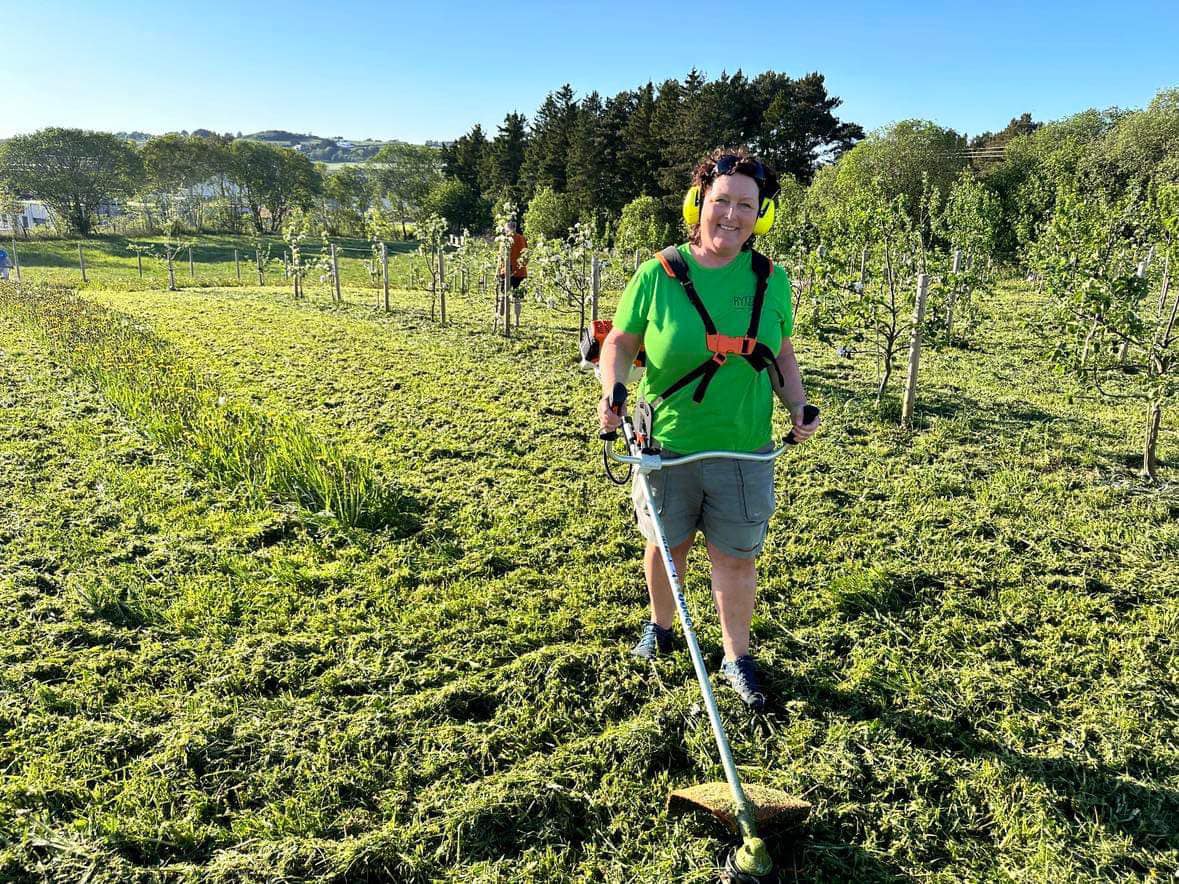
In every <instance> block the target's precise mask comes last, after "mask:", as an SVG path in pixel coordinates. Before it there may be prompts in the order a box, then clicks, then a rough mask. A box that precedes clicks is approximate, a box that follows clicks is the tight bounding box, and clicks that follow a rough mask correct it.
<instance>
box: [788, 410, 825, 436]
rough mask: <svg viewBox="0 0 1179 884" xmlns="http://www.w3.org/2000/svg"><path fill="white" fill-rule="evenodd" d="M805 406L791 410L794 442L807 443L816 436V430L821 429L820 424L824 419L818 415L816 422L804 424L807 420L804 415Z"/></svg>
mask: <svg viewBox="0 0 1179 884" xmlns="http://www.w3.org/2000/svg"><path fill="white" fill-rule="evenodd" d="M802 411H803V406H801V405H800V406H798V407H797V408H791V409H790V421H791V423H793V424H794V441H795V442H805V441H806V440H807V439H809V438H810V437H811V436H813V435H814V434H815V430H817V429H819V424H821V423H822V422H823V418H822V417H819V416H817V415H816V417H815V419H814V421H812V422H811V423H809V424H805V423H803V421H804V420H805V418H804V417H803V414H802Z"/></svg>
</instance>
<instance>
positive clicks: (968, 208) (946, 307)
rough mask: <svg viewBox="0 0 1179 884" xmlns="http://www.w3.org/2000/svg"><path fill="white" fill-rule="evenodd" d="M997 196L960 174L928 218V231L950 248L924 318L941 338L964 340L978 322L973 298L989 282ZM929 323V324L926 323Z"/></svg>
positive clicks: (998, 210) (965, 173)
mask: <svg viewBox="0 0 1179 884" xmlns="http://www.w3.org/2000/svg"><path fill="white" fill-rule="evenodd" d="M1000 214H1001V207H1000V205H999V198H998V196H996V195H995V193H994V192H993V191H991V190H990V188H988V187H987V186H986V185H985V184H983V183H982V182H980V181H977V180H975V178H974V176H973V174H972V173H971V172H970V170H968V169H967V170H963V172H962V174H961V175H960V176H959V178H958V180H957V181H955V182H954V185H953V186H952V187H951V188H950V193H949V196H948V197H947V198H946V202H945V206H944V207H943V208H942V211H941V213H940V214H939V215H937V216H936V217H935V218H934V224H933V227H934V232H935V234H936V235H937V236H938V237H940V238H941V239H942V240H943V241H945V242H947V243H949V244H950V248H951V252H952V254H951V261H950V266H949V268H948V270H947V272H945V273H943V274H942V275H941V277H940V285H939V286H938V287H937V290H936V291H937V294H936V297H934V298H932V299H931V302H930V315H931V317H936V320H935V321H936V324H937V326H938V328H939V329H940V330H941V331H942V332H943V333H944V334H945V336H946V339H947V340H950V341H952V340H954V327H955V324H956V325H957V327H958V330H959V339H962V338H964V337H966V334H967V332H968V331H970V330H972V329H973V328H974V326H975V324H976V323H977V321H978V310H977V305H976V303H975V301H976V297H977V295H979V294H981V293H983V292H985V291H987V290H988V289H989V287H990V286H991V284H992V283H993V281H994V279H993V274H992V272H991V268H992V263H991V260H990V259H991V255H992V254H993V253H994V250H995V239H996V235H997V232H998V228H999V219H1000ZM931 324H933V323H932V322H931Z"/></svg>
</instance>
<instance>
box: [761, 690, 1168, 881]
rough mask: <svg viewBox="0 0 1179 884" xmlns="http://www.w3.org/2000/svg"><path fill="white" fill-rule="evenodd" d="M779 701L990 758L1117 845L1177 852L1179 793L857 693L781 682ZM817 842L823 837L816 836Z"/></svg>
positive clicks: (1156, 767) (957, 753) (940, 750)
mask: <svg viewBox="0 0 1179 884" xmlns="http://www.w3.org/2000/svg"><path fill="white" fill-rule="evenodd" d="M773 692H774V693H775V694H776V695H777V696H783V697H791V696H793V697H802V698H805V700H806V701H807V703H808V704H810V705H812V706H813V707H814V708H815V709H816V710H820V711H821V712H828V711H833V712H837V713H840V714H842V715H846V716H848V717H849V718H851V719H853V720H856V721H868V720H876V721H879V722H881V723H882V724H883V725H885V726H886V727H888V728H890V729H891V730H892V731H893V732H894V733H895V734H897V736H899V737H902V738H903V739H905V740H908V741H909V742H911V743H912V744H913V745H914V746H916V747H918V748H920V749H922V750H925V751H927V752H931V753H936V754H942V755H949V756H952V757H957V758H960V759H963V760H974V759H978V758H989V759H992V760H993V761H996V762H998V763H1000V764H1002V765H1003V766H1004V767H1006V768H1008V769H1009V770H1012V771H1015V772H1017V773H1018V774H1020V775H1022V776H1025V777H1028V778H1030V779H1034V780H1036V781H1037V782H1039V783H1041V784H1043V785H1044V786H1045V787H1047V788H1048V789H1050V790H1051V791H1052V792H1053V794H1054V795H1055V796H1056V809H1057V811H1058V812H1059V813H1061V814H1062V815H1064V816H1066V817H1067V818H1069V819H1070V820H1074V821H1081V820H1090V821H1094V822H1097V823H1098V824H1099V825H1100V826H1102V827H1103V828H1104V829H1106V830H1107V831H1109V832H1111V833H1113V834H1114V835H1115V836H1116V837H1124V838H1128V839H1129V840H1130V841H1131V842H1132V843H1133V844H1134V845H1135V847H1137V848H1139V849H1141V850H1145V851H1170V850H1175V849H1176V848H1179V834H1176V833H1179V790H1177V789H1173V788H1169V787H1165V786H1147V785H1142V784H1141V783H1137V782H1132V781H1131V780H1130V779H1129V778H1130V777H1133V776H1136V775H1138V774H1137V773H1136V772H1135V771H1133V770H1125V771H1123V770H1117V769H1115V768H1113V767H1110V766H1108V765H1104V764H1096V763H1091V762H1088V761H1082V760H1075V759H1068V758H1042V757H1036V756H1032V755H1026V754H1022V753H1020V752H1017V751H1014V750H1012V749H1010V748H1009V747H1007V746H1004V745H1002V744H1001V743H998V742H996V741H995V740H994V739H992V738H990V737H988V736H986V735H983V734H980V733H979V732H978V730H977V729H976V728H975V727H974V725H973V724H971V723H970V722H969V721H965V720H963V719H961V718H955V719H949V720H947V719H941V718H937V717H935V716H931V715H924V714H921V713H918V712H912V711H909V710H898V709H891V708H888V707H886V706H885V705H883V704H882V703H881V702H879V701H878V700H875V699H873V698H872V697H869V696H866V695H864V694H862V693H859V692H854V691H844V690H841V689H839V688H836V687H832V686H831V685H828V684H824V683H821V682H816V681H813V680H808V679H791V678H790V677H789V676H785V677H783V676H782V675H781V674H775V677H774V678H773ZM1139 773H1141V774H1144V775H1150V776H1153V777H1155V778H1159V779H1163V778H1169V777H1174V776H1175V775H1176V774H1177V773H1179V771H1176V770H1174V769H1168V766H1167V764H1166V763H1165V762H1162V763H1158V762H1156V763H1152V765H1151V769H1150V770H1149V771H1147V770H1146V769H1145V767H1144V769H1143V770H1142V771H1140V772H1139ZM816 834H817V836H820V837H821V835H822V832H819V833H816ZM1122 863H1123V865H1125V866H1126V871H1128V872H1134V873H1136V874H1145V873H1147V872H1149V869H1148V868H1146V867H1143V866H1141V865H1140V864H1139V863H1138V862H1137V861H1136V860H1134V859H1133V858H1132V857H1123V859H1122Z"/></svg>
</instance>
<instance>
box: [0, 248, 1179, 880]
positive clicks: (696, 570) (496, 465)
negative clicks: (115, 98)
mask: <svg viewBox="0 0 1179 884" xmlns="http://www.w3.org/2000/svg"><path fill="white" fill-rule="evenodd" d="M69 247H70V246H69V244H63V245H62V248H63V250H64V251H63V254H64V255H67V256H68V254H69ZM229 247H230V248H232V246H229ZM230 260H232V255H231V256H230ZM221 263H222V264H223V263H224V261H223V260H222V262H221ZM84 294H85V297H86V298H87V299H88V300H89V301H90V302H92V303H97V304H101V305H104V306H106V307H111V308H114V309H116V310H118V311H121V312H123V313H125V314H128V315H129V316H131V317H136V318H139V319H142V320H145V321H146V322H147V323H148V324H149V325H150V329H149V330H148V331H145V332H144V333H143V334H144V335H147V336H148V337H149V338H150V336H151V335H158V336H159V337H160V338H162V339H163V340H164V341H165V342H166V346H165V347H164V348H163V352H165V353H166V354H167V358H169V359H171V360H173V362H174V364H175V366H177V367H184V368H185V370H193V369H194V368H196V369H199V370H200V371H202V372H204V373H205V376H206V377H207V378H208V383H209V384H212V385H214V386H215V387H216V389H219V390H220V391H221V392H222V395H223V396H224V398H225V400H226V401H227V402H229V403H231V404H240V405H241V406H242V407H243V408H248V409H251V410H252V412H254V413H258V414H266V415H271V416H274V417H275V419H276V420H277V419H278V418H284V417H290V418H297V419H299V420H300V421H302V422H304V423H305V424H306V426H307V427H309V428H310V430H311V431H312V432H314V433H315V434H317V436H318V438H321V439H323V440H327V442H328V443H330V444H332V445H338V446H340V447H341V448H343V449H346V450H348V451H349V452H353V453H355V454H356V455H357V456H363V457H365V458H368V459H369V461H370V462H371V463H372V464H373V466H374V469H375V470H376V471H377V473H378V474H379V475H380V476H382V477H384V479H385V480H386V481H387V482H389V483H390V484H391V485H395V486H396V488H397V489H398V491H399V493H400V494H401V495H402V497H401V503H400V506H401V509H402V513H401V515H402V516H403V517H404V518H402V519H401V520H399V522H398V524H397V525H392V524H391V525H390V526H389V527H386V528H383V527H376V528H371V529H363V530H362V529H350V528H345V527H342V526H341V525H340V524H338V523H337V522H335V521H333V520H332V519H331V518H330V517H324V515H323V514H319V513H315V512H312V511H311V510H310V509H309V508H308V507H306V506H301V505H300V504H299V503H298V502H297V501H292V500H290V499H286V498H284V497H282V496H281V495H275V496H269V497H268V496H266V495H259V494H257V493H255V492H254V491H250V490H249V489H246V488H243V487H241V486H240V485H237V484H234V483H233V482H228V481H225V480H224V479H218V478H216V477H215V476H214V475H212V474H210V473H209V472H208V471H206V470H204V469H202V468H201V467H200V465H199V461H197V460H194V459H193V458H191V457H189V456H187V455H186V450H185V444H186V443H185V441H184V440H183V439H181V440H179V441H178V442H175V443H172V444H163V443H162V442H160V441H158V439H157V437H156V436H153V435H150V434H149V433H147V432H145V430H146V429H150V428H146V427H145V424H143V423H142V422H141V421H140V422H137V421H135V420H132V419H130V418H129V417H127V415H126V414H125V413H124V412H123V411H121V410H120V408H119V407H118V406H117V405H116V403H115V402H114V401H113V400H112V398H111V397H110V396H108V395H103V394H100V393H99V392H98V388H97V387H95V385H94V384H93V383H92V382H91V381H90V380H89V379H88V376H87V375H85V374H83V373H82V371H81V369H80V367H79V365H80V363H79V362H78V361H77V359H76V358H75V357H71V355H70V352H71V351H70V347H69V346H68V345H65V344H63V343H62V342H60V341H55V340H53V339H52V338H50V339H46V338H45V337H43V336H42V335H40V334H39V333H38V332H37V331H36V330H35V329H34V328H33V327H31V326H29V325H27V324H25V323H23V322H21V321H18V318H17V314H16V313H11V312H10V313H6V312H5V311H4V310H3V309H0V405H2V406H3V414H4V415H5V419H4V420H3V421H2V422H0V500H4V501H5V503H6V505H5V506H4V507H3V508H0V601H2V602H3V604H2V605H0V610H2V611H3V614H0V661H2V663H3V668H2V672H3V675H2V676H0V678H2V682H0V879H5V880H15V881H40V880H46V879H49V880H58V881H74V880H82V879H83V878H85V879H86V880H88V881H127V880H142V881H154V880H160V879H163V880H176V881H180V880H202V881H206V880H207V881H278V880H284V881H296V880H309V879H315V880H330V881H381V880H386V881H415V882H416V881H421V882H427V881H513V882H517V881H536V882H547V881H562V880H569V881H586V880H598V881H608V882H613V881H623V880H628V881H652V882H654V881H697V882H703V881H707V880H710V879H711V878H712V876H713V875H714V874H715V866H716V863H717V862H719V861H720V860H721V859H722V858H723V856H724V854H725V852H726V850H727V849H728V847H730V846H731V845H732V841H731V839H730V838H729V837H728V836H727V835H726V834H725V833H724V832H723V831H721V830H720V829H719V828H717V827H716V825H715V824H714V823H713V822H711V821H710V820H707V819H699V818H693V817H687V818H684V817H669V816H668V815H667V814H666V812H665V810H664V800H665V795H666V792H667V790H668V789H669V788H674V787H677V786H681V785H686V784H690V783H693V782H696V781H700V780H708V779H720V778H721V776H722V774H721V770H720V767H719V764H718V763H717V761H716V758H715V746H714V744H713V742H712V738H711V735H710V732H709V730H708V724H707V721H706V719H705V718H704V717H703V716H702V715H701V714H700V711H699V707H698V705H697V704H698V689H697V688H696V686H695V682H694V678H693V675H692V670H691V664H690V662H689V660H688V658H687V655H686V653H685V652H683V651H681V652H678V653H676V654H675V655H673V656H671V657H670V658H667V659H664V660H661V661H659V662H658V664H657V665H656V666H654V667H650V666H647V665H643V664H640V663H638V662H636V661H633V660H632V659H631V658H629V657H628V655H627V648H628V647H629V644H630V642H631V641H632V640H633V638H634V636H635V635H637V632H638V630H639V628H640V626H641V624H642V623H643V622H644V620H645V617H646V610H645V592H644V589H643V584H642V577H641V571H640V567H639V554H640V549H641V544H640V540H639V538H638V535H637V533H636V531H635V529H634V527H633V521H632V516H631V514H630V512H629V510H628V498H629V495H628V493H627V491H626V490H625V489H620V488H617V487H615V486H612V485H610V484H609V483H607V482H606V481H605V479H604V478H603V477H602V475H601V467H600V455H599V451H598V447H597V444H596V431H595V429H594V427H593V425H592V415H593V410H594V404H595V400H596V397H597V392H596V387H595V384H594V383H593V381H592V379H591V378H589V377H587V376H586V375H584V374H582V373H580V372H579V371H578V370H577V368H576V360H575V343H576V340H575V338H574V336H573V333H572V320H571V318H570V317H569V316H568V315H560V316H557V315H554V314H552V313H549V312H547V311H544V310H542V309H540V308H535V307H532V306H529V307H527V308H526V311H525V317H524V318H525V327H524V328H523V329H522V330H521V333H520V335H519V336H518V337H517V338H515V339H514V340H510V341H506V340H504V339H502V338H498V337H494V336H492V335H491V334H490V330H489V321H490V314H491V307H490V305H489V304H488V303H487V302H486V298H484V297H477V296H474V295H472V296H469V297H465V298H464V297H459V296H454V297H452V298H451V302H450V308H451V313H452V316H453V322H452V324H451V325H450V326H448V327H446V328H439V327H438V326H437V324H436V323H434V322H432V321H431V320H430V318H429V302H428V300H427V298H428V296H426V295H424V294H422V293H418V292H408V291H397V292H395V293H394V297H393V299H392V300H393V307H394V309H393V312H392V313H390V314H387V315H386V314H384V313H379V312H377V311H375V310H374V309H372V307H371V304H372V303H373V301H372V290H371V289H368V288H364V287H357V288H349V289H348V290H347V291H346V292H345V298H346V301H347V303H345V304H344V305H342V306H341V305H332V304H330V303H329V301H328V296H327V291H326V286H321V285H316V286H309V297H308V298H307V299H305V300H303V301H298V302H296V301H294V300H292V299H291V297H290V295H289V293H287V292H286V291H285V290H283V289H279V288H277V287H272V288H256V287H247V286H243V287H240V288H236V287H235V288H193V289H188V290H185V291H182V292H179V293H175V292H173V293H169V292H163V291H116V290H111V289H109V288H108V289H99V288H98V287H97V286H91V287H90V288H88V289H87V290H85V292H84ZM1034 309H1035V308H1034V304H1032V303H1031V302H1030V299H1029V298H1028V295H1027V293H1026V292H1025V291H1024V290H1023V289H1022V288H1021V287H1019V286H1015V285H1007V286H1004V287H1003V288H1001V289H1000V291H999V293H998V294H997V295H995V296H994V297H993V298H992V299H991V300H989V301H988V302H986V303H985V305H984V311H985V312H986V314H987V318H986V322H985V323H984V324H983V325H982V327H981V330H980V331H978V332H976V333H975V336H974V340H975V343H974V345H973V346H972V347H971V348H969V349H949V348H945V349H937V348H932V349H928V350H927V351H926V353H925V354H923V361H922V372H923V379H922V384H923V386H922V392H921V395H920V398H919V408H918V426H917V428H916V430H915V431H914V432H911V433H910V432H903V431H901V430H899V429H897V428H896V427H895V417H896V414H897V411H898V407H897V403H896V401H895V399H896V394H897V391H896V390H895V389H894V390H893V391H892V393H893V395H892V397H891V398H890V399H889V400H888V401H887V402H886V403H885V407H884V414H883V415H879V414H877V412H876V409H875V406H874V405H873V402H872V390H873V386H874V379H875V369H874V366H873V363H872V361H871V358H870V357H868V356H866V355H862V354H857V355H856V356H854V357H853V358H851V359H844V358H840V357H839V356H838V355H836V352H835V349H834V347H833V346H828V345H826V344H822V343H819V342H818V341H816V340H814V339H813V338H808V337H806V336H802V337H800V338H799V340H798V341H797V345H798V349H799V353H800V360H801V362H802V365H803V369H804V375H805V378H806V381H807V385H808V389H809V391H810V393H811V397H812V399H813V400H815V401H816V402H817V403H818V404H819V405H820V406H821V407H822V408H823V413H824V419H825V426H824V428H823V429H822V431H821V432H820V434H819V435H818V436H817V437H816V439H815V440H813V441H812V442H810V443H808V444H807V445H805V446H803V447H802V448H800V449H798V450H797V451H795V452H792V453H791V455H790V457H788V458H786V459H784V461H783V462H780V465H779V467H778V497H779V510H778V512H777V514H776V515H775V517H774V519H773V521H772V523H771V529H770V532H771V533H770V538H769V541H768V543H767V547H766V552H765V553H764V555H763V557H762V559H761V560H760V568H761V582H760V596H759V606H758V611H757V614H756V617H755V620H754V635H755V639H754V643H755V652H756V653H757V655H758V657H759V660H760V661H761V664H762V666H763V668H764V671H765V673H766V676H767V680H768V686H769V688H770V689H771V691H772V695H773V700H772V702H771V708H770V710H769V712H768V713H767V714H766V715H764V716H762V717H760V718H756V719H751V718H750V717H749V716H748V715H747V714H746V713H745V712H744V711H743V709H742V708H740V705H739V703H738V702H737V701H736V700H735V698H733V697H731V696H729V694H728V692H722V693H721V695H720V699H721V702H722V711H723V715H724V717H725V719H726V721H727V722H728V723H729V727H730V738H731V740H732V742H733V745H734V750H735V752H736V755H737V758H738V760H739V763H740V765H741V769H742V772H743V774H745V775H746V776H747V778H748V779H749V780H750V781H754V782H759V783H763V784H766V785H770V786H775V787H778V788H782V789H786V790H788V791H790V792H793V793H796V794H799V795H801V796H804V797H806V798H807V799H808V800H809V801H811V802H812V803H813V805H814V810H813V812H812V815H811V817H810V819H809V820H808V821H807V822H806V823H805V824H804V825H803V826H801V827H800V828H797V829H794V830H780V831H775V832H772V833H771V837H770V846H771V850H772V852H773V853H774V855H775V857H776V858H777V860H778V861H779V863H780V865H781V866H782V867H783V869H784V870H785V872H786V876H785V877H786V880H790V881H808V882H810V881H826V882H844V881H907V880H912V879H919V880H930V881H944V882H958V881H1008V880H1016V881H1077V880H1082V881H1099V880H1101V881H1105V880H1109V881H1113V880H1143V879H1146V880H1158V881H1163V880H1173V879H1174V878H1175V876H1177V875H1179V835H1177V833H1179V739H1177V734H1176V725H1175V722H1176V717H1177V713H1179V699H1177V698H1179V690H1177V689H1179V684H1177V681H1179V660H1177V659H1176V642H1175V636H1176V635H1179V568H1177V567H1176V566H1175V562H1176V561H1177V560H1179V491H1177V490H1176V486H1177V484H1179V483H1177V479H1179V432H1177V428H1176V416H1175V415H1174V414H1173V413H1172V414H1168V415H1167V416H1166V417H1165V419H1164V431H1163V435H1162V439H1161V442H1160V451H1159V454H1160V458H1161V460H1162V467H1161V475H1162V476H1163V479H1164V482H1165V483H1166V484H1163V485H1160V486H1148V485H1145V484H1143V483H1142V482H1141V481H1140V480H1139V479H1138V478H1137V477H1136V466H1137V463H1138V448H1139V445H1138V440H1139V436H1140V431H1139V426H1138V424H1139V415H1137V414H1129V413H1123V411H1121V410H1120V409H1119V408H1117V407H1115V406H1113V405H1109V404H1106V403H1103V402H1101V401H1099V400H1098V399H1096V398H1094V397H1093V396H1092V395H1090V393H1089V391H1087V390H1084V389H1081V388H1079V387H1078V386H1077V385H1076V384H1075V383H1074V382H1073V381H1071V380H1069V379H1067V378H1064V377H1062V376H1058V375H1056V374H1054V373H1053V372H1051V371H1050V370H1048V369H1047V368H1046V367H1045V366H1044V364H1043V362H1042V361H1041V358H1040V347H1041V345H1040V343H1039V342H1038V341H1037V339H1036V335H1035V333H1034V331H1032V330H1030V329H1029V327H1028V325H1027V320H1029V318H1030V317H1031V316H1032V315H1033V313H1034ZM136 333H137V334H138V332H136ZM161 371H166V369H161ZM145 382H146V381H145ZM779 429H780V430H784V429H785V427H784V426H779ZM406 526H410V527H409V529H408V530H407V528H406ZM687 582H688V596H689V604H690V605H691V606H692V607H693V609H694V610H695V612H696V620H697V623H698V627H699V630H700V637H701V641H702V644H703V647H704V650H705V654H706V656H707V657H708V659H709V660H710V664H711V665H712V666H714V667H715V665H717V664H718V663H719V659H720V654H721V650H720V643H719V631H718V628H717V625H716V622H715V619H716V618H715V613H714V612H713V610H712V607H711V601H710V599H709V596H708V590H707V584H706V571H705V561H704V557H703V555H702V554H701V552H700V551H699V550H698V551H697V553H696V554H695V555H694V557H693V559H692V560H691V564H690V567H689V572H688V574H687Z"/></svg>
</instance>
